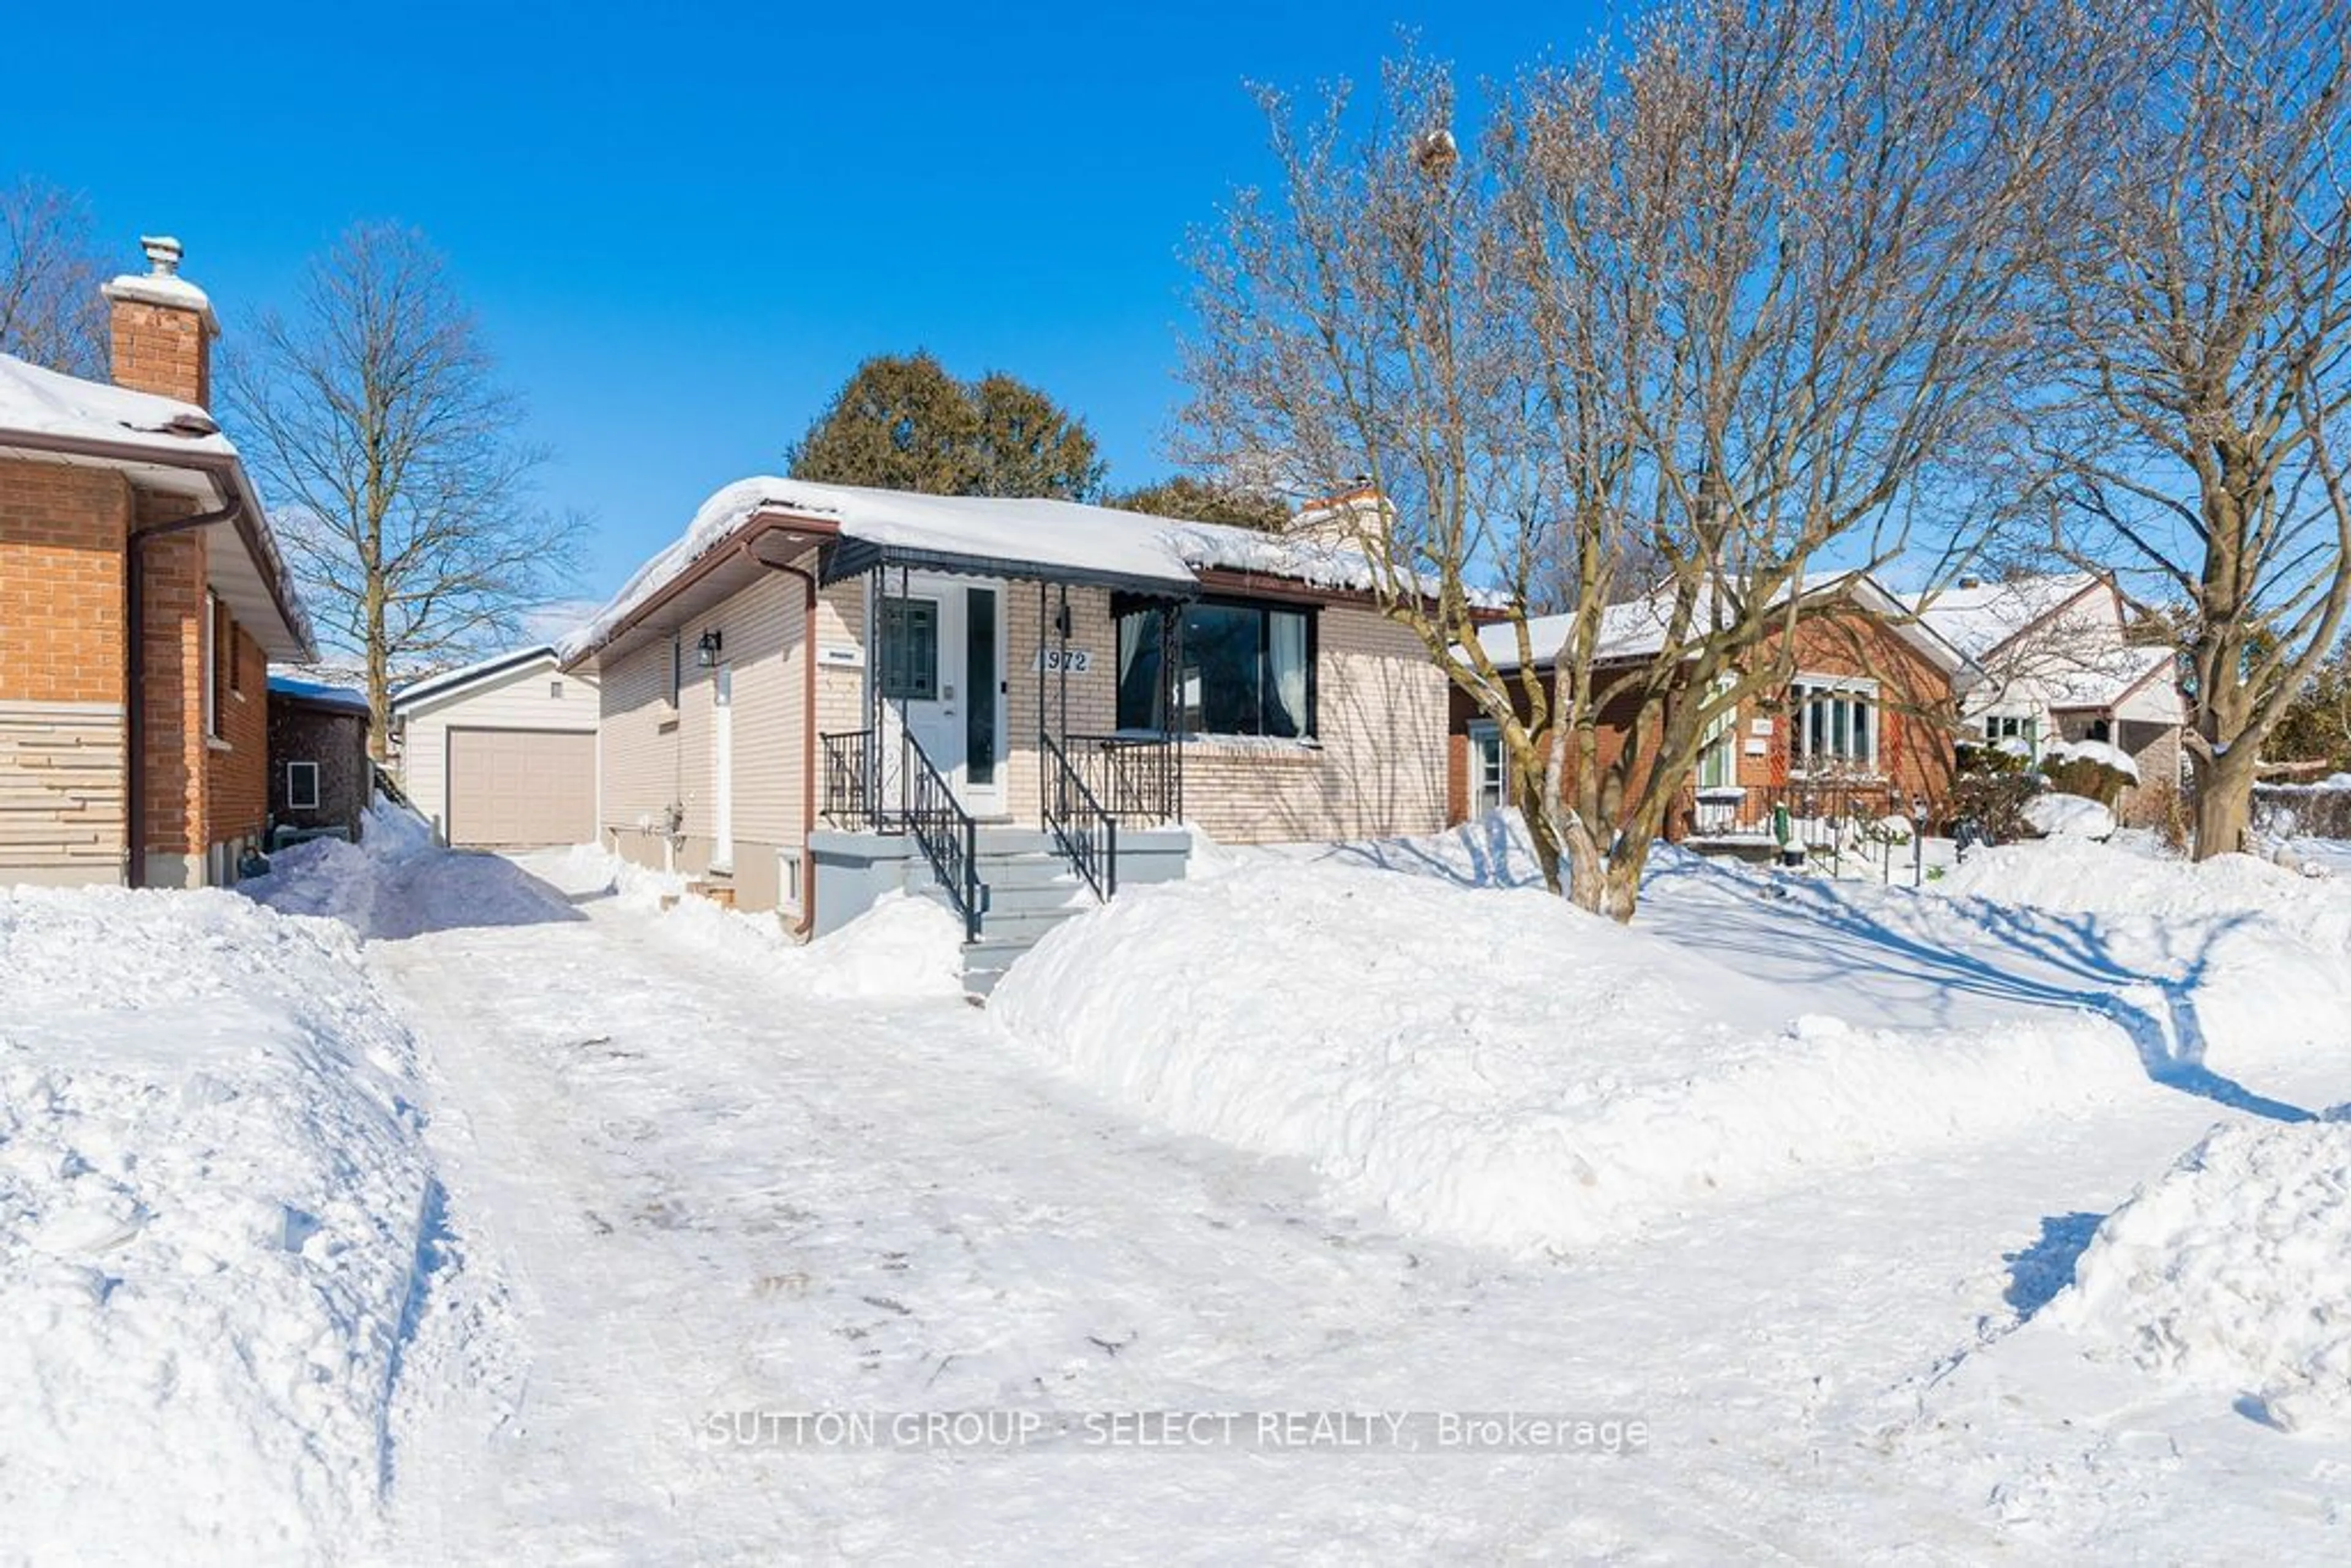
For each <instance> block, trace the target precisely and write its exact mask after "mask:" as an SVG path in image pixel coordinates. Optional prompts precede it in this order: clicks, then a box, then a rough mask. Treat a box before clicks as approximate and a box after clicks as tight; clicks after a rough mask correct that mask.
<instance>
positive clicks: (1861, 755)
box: [1853, 697, 1873, 762]
mask: <svg viewBox="0 0 2351 1568" xmlns="http://www.w3.org/2000/svg"><path fill="white" fill-rule="evenodd" d="M1872 722H1873V720H1872V717H1871V715H1870V711H1869V703H1868V701H1867V700H1866V699H1865V698H1862V697H1855V698H1854V699H1853V759H1854V760H1855V762H1866V761H1868V760H1869V755H1870V747H1869V727H1870V725H1871V723H1872Z"/></svg>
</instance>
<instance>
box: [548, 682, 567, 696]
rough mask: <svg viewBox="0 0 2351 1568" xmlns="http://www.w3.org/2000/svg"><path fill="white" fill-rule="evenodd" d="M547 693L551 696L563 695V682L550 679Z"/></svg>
mask: <svg viewBox="0 0 2351 1568" xmlns="http://www.w3.org/2000/svg"><path fill="white" fill-rule="evenodd" d="M547 695H549V696H551V697H559V696H561V695H563V683H562V682H561V681H549V682H548V683H547Z"/></svg>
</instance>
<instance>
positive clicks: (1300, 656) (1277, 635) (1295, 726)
mask: <svg viewBox="0 0 2351 1568" xmlns="http://www.w3.org/2000/svg"><path fill="white" fill-rule="evenodd" d="M1268 620H1269V622H1270V624H1271V627H1272V633H1273V634H1272V638H1271V643H1272V650H1273V672H1272V674H1273V695H1274V701H1275V702H1276V703H1277V704H1278V705H1279V706H1280V713H1281V716H1283V717H1284V718H1286V719H1287V720H1289V726H1288V727H1287V729H1285V730H1284V731H1282V733H1284V734H1288V735H1293V736H1302V735H1304V734H1305V733H1306V617H1305V616H1303V615H1294V614H1291V613H1290V612H1288V611H1275V612H1272V614H1271V615H1270V616H1269V617H1268Z"/></svg>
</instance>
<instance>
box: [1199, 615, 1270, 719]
mask: <svg viewBox="0 0 2351 1568" xmlns="http://www.w3.org/2000/svg"><path fill="white" fill-rule="evenodd" d="M1263 621H1264V618H1263V616H1261V615H1260V614H1259V612H1257V611H1254V610H1248V609H1243V608H1241V607H1238V606H1236V605H1229V604H1195V605H1193V606H1192V607H1191V608H1190V609H1189V610H1187V611H1186V612H1185V614H1184V706H1185V709H1186V726H1187V727H1189V728H1191V729H1193V730H1195V731H1198V732H1202V733H1206V734H1209V735H1258V734H1261V733H1263V730H1264V724H1265V703H1264V696H1263V681H1262V670H1261V665H1262V663H1263V661H1262V658H1261V656H1260V653H1259V639H1260V637H1261V636H1262V634H1263V632H1264V624H1263Z"/></svg>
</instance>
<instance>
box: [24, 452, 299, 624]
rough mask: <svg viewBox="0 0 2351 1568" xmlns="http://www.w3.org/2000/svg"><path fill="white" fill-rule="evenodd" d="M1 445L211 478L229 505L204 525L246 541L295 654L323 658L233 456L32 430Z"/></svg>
mask: <svg viewBox="0 0 2351 1568" xmlns="http://www.w3.org/2000/svg"><path fill="white" fill-rule="evenodd" d="M0 447H14V448H16V449H18V450H20V451H25V452H47V453H54V454H56V455H58V456H61V457H95V458H97V459H99V461H100V462H105V463H120V464H124V465H133V466H138V465H143V466H147V467H154V468H176V469H180V470H182V471H183V472H188V473H196V474H202V475H204V476H205V477H206V478H208V479H211V480H213V481H214V483H215V484H216V485H218V486H219V489H220V493H221V496H222V497H223V498H224V500H225V502H226V503H227V504H226V505H225V506H223V507H220V508H219V509H218V510H217V511H214V512H211V513H207V514H205V517H206V518H207V523H206V525H205V526H209V525H210V524H214V523H233V524H235V527H236V532H237V538H239V539H240V540H241V541H242V542H243V543H244V545H245V549H246V554H247V555H249V556H251V557H252V558H253V559H254V560H255V561H256V562H257V563H258V564H259V565H260V567H261V572H262V576H263V577H264V578H265V579H266V580H267V581H268V585H269V598H270V601H271V602H272V603H273V604H275V605H276V606H277V616H278V619H279V620H281V621H283V622H285V623H286V630H287V632H288V633H289V634H290V635H291V636H292V637H293V639H294V643H295V650H294V651H295V653H297V654H298V656H299V657H300V658H302V659H305V660H312V659H316V658H317V657H318V656H319V645H318V642H317V639H316V636H315V634H314V633H313V632H311V630H310V618H309V616H308V614H306V613H305V612H303V609H302V606H301V604H300V603H299V602H298V601H297V600H296V599H295V598H294V595H293V592H292V590H291V588H290V586H289V585H288V583H287V570H286V563H285V561H284V559H282V558H280V557H279V555H278V553H277V546H276V545H275V544H274V543H273V542H272V541H271V540H270V538H269V537H268V536H267V534H266V533H265V532H264V531H263V529H262V525H261V521H260V519H261V517H263V515H264V514H263V511H262V507H261V498H260V497H258V496H256V494H254V490H253V484H252V481H251V480H250V479H249V478H248V477H247V476H246V472H245V465H244V463H243V462H241V461H240V460H239V459H238V458H237V456H236V455H235V453H233V452H232V453H199V452H172V451H170V450H168V449H164V450H159V449H157V448H155V447H152V446H141V445H139V444H135V443H131V442H121V441H89V440H84V439H82V438H80V437H78V436H70V435H50V434H46V433H43V432H40V431H29V430H11V431H5V432H0ZM197 526H198V525H197V524H196V523H194V522H193V521H192V520H190V519H188V518H181V519H178V520H177V521H175V522H173V523H172V524H171V525H169V531H172V532H177V531H178V530H179V529H180V528H183V527H185V528H193V527H197ZM151 531H154V532H162V531H165V530H163V529H156V530H151Z"/></svg>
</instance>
